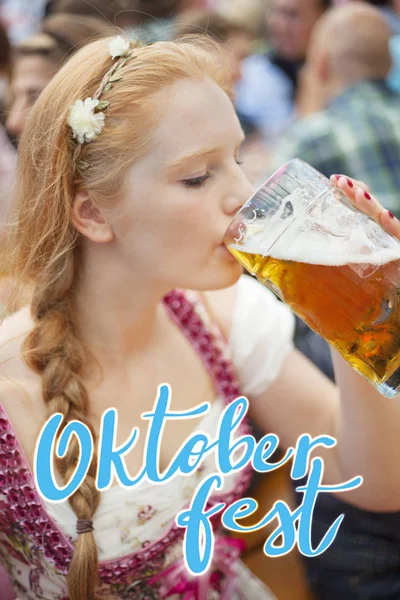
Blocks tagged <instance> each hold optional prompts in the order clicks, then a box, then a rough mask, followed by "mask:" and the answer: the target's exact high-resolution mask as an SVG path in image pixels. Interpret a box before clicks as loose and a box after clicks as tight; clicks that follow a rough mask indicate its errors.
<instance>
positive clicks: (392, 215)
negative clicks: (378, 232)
mask: <svg viewBox="0 0 400 600" xmlns="http://www.w3.org/2000/svg"><path fill="white" fill-rule="evenodd" d="M388 215H389V217H390V218H391V219H394V214H393V213H392V212H390V210H388Z"/></svg>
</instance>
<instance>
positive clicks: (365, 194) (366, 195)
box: [364, 192, 371, 200]
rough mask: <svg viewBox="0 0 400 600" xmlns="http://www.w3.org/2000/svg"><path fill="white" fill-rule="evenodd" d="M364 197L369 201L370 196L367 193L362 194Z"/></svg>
mask: <svg viewBox="0 0 400 600" xmlns="http://www.w3.org/2000/svg"><path fill="white" fill-rule="evenodd" d="M364 196H365V197H366V199H367V200H371V194H368V192H364Z"/></svg>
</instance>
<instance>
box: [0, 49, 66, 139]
mask: <svg viewBox="0 0 400 600" xmlns="http://www.w3.org/2000/svg"><path fill="white" fill-rule="evenodd" d="M56 70H57V66H56V65H55V63H54V62H53V61H51V60H49V59H47V58H45V57H43V56H39V55H37V56H36V55H32V56H20V57H18V58H17V60H16V61H15V66H14V70H13V76H12V81H11V108H10V111H9V116H8V119H7V123H6V126H7V130H8V131H9V133H10V134H11V135H12V136H13V137H15V138H16V139H17V140H18V139H19V138H20V137H21V134H22V132H23V130H24V127H25V123H26V120H27V118H28V116H29V113H30V111H31V108H32V106H33V104H34V102H35V101H36V99H37V98H38V96H39V94H40V92H41V91H42V90H43V89H44V88H45V87H46V85H47V84H48V83H49V81H50V80H51V79H52V77H53V76H54V74H55V72H56Z"/></svg>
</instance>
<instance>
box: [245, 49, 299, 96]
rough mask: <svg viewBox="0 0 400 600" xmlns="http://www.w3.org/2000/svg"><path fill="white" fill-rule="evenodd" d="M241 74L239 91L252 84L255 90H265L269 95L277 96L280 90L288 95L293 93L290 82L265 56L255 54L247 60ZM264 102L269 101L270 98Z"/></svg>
mask: <svg viewBox="0 0 400 600" xmlns="http://www.w3.org/2000/svg"><path fill="white" fill-rule="evenodd" d="M241 74H242V77H241V81H240V82H239V83H238V89H239V90H242V88H243V87H247V86H248V85H250V84H251V85H253V87H254V88H255V89H263V90H265V92H266V93H267V94H268V95H271V94H274V95H275V94H277V92H278V91H279V90H281V91H282V90H284V91H285V92H288V93H291V91H292V87H293V86H292V84H291V82H290V80H289V79H288V78H287V77H286V75H284V73H282V71H281V70H280V69H278V67H277V66H275V65H274V64H273V63H272V62H271V61H270V59H269V58H268V56H266V55H265V54H254V55H251V56H249V57H248V58H246V59H245V60H244V61H243V63H242V66H241ZM271 86H272V87H271ZM264 100H265V101H266V100H268V96H267V97H266V98H264Z"/></svg>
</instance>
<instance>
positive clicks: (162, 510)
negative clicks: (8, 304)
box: [0, 38, 400, 600]
mask: <svg viewBox="0 0 400 600" xmlns="http://www.w3.org/2000/svg"><path fill="white" fill-rule="evenodd" d="M110 54H111V55H112V56H113V57H114V58H112V56H111V55H110ZM97 100H98V101H99V104H97ZM242 141H243V134H242V131H241V128H240V126H239V123H238V120H237V117H236V115H235V111H234V109H233V106H232V103H231V100H230V88H229V81H228V79H227V75H226V69H224V65H223V62H221V60H219V57H218V56H217V54H216V50H215V48H214V46H212V45H211V46H210V42H206V41H204V40H203V41H201V40H192V39H191V40H182V41H180V42H176V43H172V42H160V43H157V44H154V45H151V46H147V47H142V48H135V47H133V45H132V44H129V42H127V41H124V40H123V39H121V38H120V39H116V40H115V39H114V40H110V39H107V40H100V41H96V42H94V43H92V44H90V45H88V46H86V47H85V48H83V49H82V50H80V51H79V52H78V53H77V54H76V55H75V56H74V57H73V58H72V59H71V60H70V61H69V62H68V63H67V64H66V65H65V66H64V67H63V68H62V70H61V71H60V72H59V73H58V74H57V75H56V77H55V78H54V79H53V80H52V81H51V82H50V84H49V85H48V86H47V87H46V89H45V90H44V91H43V93H42V94H41V96H40V98H39V99H38V101H37V103H36V104H35V107H34V108H33V111H32V114H31V116H30V118H29V121H28V123H27V125H26V128H25V130H24V133H23V135H22V139H21V144H20V155H19V175H18V188H17V191H16V212H17V215H16V219H15V221H16V223H17V224H16V226H15V230H14V235H13V236H12V238H11V240H10V264H9V268H8V269H9V271H10V272H11V273H12V275H13V276H15V277H17V276H18V277H19V279H20V281H21V282H22V284H25V283H26V282H29V283H31V284H32V285H33V286H34V293H33V298H32V302H31V304H30V306H27V307H25V308H22V309H21V310H19V311H18V312H16V313H15V314H13V315H11V316H9V317H8V318H7V319H5V320H4V322H3V324H2V326H1V328H0V332H1V340H0V347H1V356H0V363H1V365H2V367H1V371H2V378H1V388H0V399H1V405H2V412H1V418H0V427H1V433H0V441H1V444H0V458H1V462H0V477H1V482H2V495H1V496H0V501H1V504H0V516H1V530H0V531H1V533H0V553H1V554H0V555H1V560H2V562H3V564H4V566H5V568H6V570H7V571H8V572H9V573H10V576H11V579H12V581H13V585H14V588H15V590H16V593H17V595H18V596H19V598H20V599H21V600H28V599H29V600H31V599H33V598H35V599H38V598H42V599H45V600H62V599H63V600H65V599H66V598H71V599H72V600H92V599H94V598H134V599H144V598H166V597H168V598H175V599H180V598H185V599H187V598H205V594H207V597H208V598H224V599H226V600H228V598H229V599H231V598H235V599H239V598H245V599H248V600H250V599H251V600H257V599H264V600H265V599H267V598H270V597H271V596H270V594H269V592H268V590H267V589H266V588H265V587H264V586H263V585H262V584H261V583H260V582H258V581H257V580H255V578H254V577H252V576H251V575H250V573H248V572H247V571H246V570H245V568H244V567H243V566H242V564H241V563H240V561H239V559H238V557H237V554H238V552H237V548H236V547H235V545H234V544H233V542H232V541H230V540H229V539H228V538H226V537H224V536H222V535H221V534H220V533H219V532H218V531H217V533H216V543H215V548H216V550H215V553H214V562H213V564H212V567H211V569H210V571H209V573H208V579H207V582H206V584H205V583H204V580H203V581H202V582H201V585H200V583H199V581H197V580H192V579H191V578H190V576H189V575H188V574H187V573H186V572H185V569H184V568H182V565H183V561H182V539H181V535H182V530H181V529H178V528H177V527H176V526H175V525H174V520H175V516H176V514H177V513H178V512H179V511H180V510H181V509H182V508H184V507H185V506H187V505H188V504H189V502H190V499H191V497H192V495H193V491H194V490H195V488H196V487H197V485H198V483H199V482H200V481H201V480H202V478H203V477H205V476H206V475H207V474H209V473H212V472H214V470H215V463H214V464H213V462H212V459H206V460H205V461H204V463H203V464H202V465H201V468H200V469H199V470H198V471H197V472H196V473H195V474H193V475H191V476H190V477H181V478H175V479H174V480H173V481H172V482H170V483H169V484H166V485H164V486H163V487H162V488H160V487H153V486H152V485H150V484H149V483H143V484H142V485H140V486H139V487H138V488H137V489H134V490H127V489H124V488H121V487H119V486H117V485H114V486H112V487H110V488H109V489H107V490H106V491H104V492H102V493H101V494H100V492H99V491H98V489H97V488H96V485H95V476H96V465H97V456H96V454H95V455H94V456H93V460H92V463H91V466H90V469H89V471H88V474H87V476H86V479H85V481H84V483H83V484H82V485H81V487H80V488H79V490H78V491H77V492H76V493H75V494H74V495H73V496H72V497H71V498H70V499H69V502H63V503H59V504H52V503H50V502H47V501H46V500H43V499H41V497H40V496H39V495H38V493H37V490H36V489H35V484H34V481H33V478H32V469H33V457H34V449H35V443H36V439H37V435H38V433H39V431H40V429H41V427H42V426H43V424H44V422H45V421H46V420H47V418H48V417H49V416H50V415H52V414H54V413H56V412H58V413H61V414H62V415H64V420H63V425H66V424H68V423H69V422H70V421H71V420H79V421H82V422H83V423H85V424H86V425H87V426H88V427H90V428H91V430H92V432H93V436H94V438H97V437H98V433H99V423H100V419H101V415H102V414H103V412H104V411H105V410H106V409H108V408H109V407H110V406H113V407H115V408H116V409H117V410H118V414H119V422H118V423H119V424H118V436H117V443H118V444H121V443H123V442H124V441H125V440H127V438H128V437H129V435H130V432H131V429H132V428H133V427H135V426H137V427H139V430H140V438H139V440H138V442H137V444H136V445H135V449H134V451H132V452H130V453H129V454H127V455H126V457H125V462H126V467H127V469H128V471H129V473H130V474H132V475H133V474H135V473H137V472H138V470H139V468H140V466H141V464H142V458H143V448H144V440H145V433H146V431H145V429H146V425H145V424H144V422H143V421H142V420H141V414H142V413H143V412H146V411H148V410H149V408H151V407H152V406H153V403H154V399H155V396H156V392H157V386H158V385H159V384H160V383H163V382H168V383H169V384H170V385H171V388H172V404H171V408H172V409H173V410H177V411H179V410H188V409H190V408H192V407H195V406H197V405H199V404H201V403H203V402H205V401H209V402H211V403H212V406H211V410H210V412H209V413H208V414H207V415H206V416H205V417H204V418H197V419H188V420H186V421H182V420H179V422H178V424H177V423H172V422H170V423H168V425H167V426H166V428H165V430H164V432H163V439H162V444H161V452H160V470H161V471H162V470H164V469H165V468H166V466H167V465H168V463H169V462H170V460H171V458H172V457H173V456H174V454H175V452H176V451H177V449H178V448H179V447H180V445H181V444H182V443H183V441H184V440H186V438H187V437H188V436H189V434H190V433H191V432H192V431H193V430H194V429H196V428H200V427H201V429H202V430H203V431H206V432H208V433H209V434H210V435H213V434H215V431H216V428H217V424H218V419H219V416H220V415H221V412H222V410H223V407H224V403H229V402H231V401H232V400H233V399H235V398H236V397H237V396H238V395H240V394H241V393H244V394H246V395H247V396H248V397H249V399H250V406H251V410H250V414H251V416H252V418H253V419H254V420H255V421H256V422H257V423H258V425H259V426H260V427H261V428H262V429H263V430H265V431H271V432H274V433H277V434H278V435H279V436H280V439H281V443H282V444H283V445H285V446H289V445H294V444H295V443H296V440H297V438H298V437H299V435H301V434H303V433H304V432H308V433H309V434H311V435H312V436H315V435H318V434H331V435H333V436H334V437H336V438H337V439H338V445H337V447H336V448H335V449H332V450H330V451H329V452H326V453H325V455H324V458H325V475H326V480H327V481H329V482H331V483H339V482H343V481H345V480H348V479H350V478H352V477H353V476H355V475H362V476H363V477H364V484H363V485H362V486H361V487H359V488H358V489H356V490H354V491H353V492H351V493H349V494H348V499H349V501H351V502H353V503H355V504H357V505H359V506H363V507H366V508H368V509H377V510H394V509H398V508H399V505H400V500H399V498H400V494H399V491H400V472H399V470H398V468H397V460H396V459H397V456H398V450H399V436H398V428H399V424H400V406H399V402H398V400H396V399H394V400H388V399H385V398H383V397H382V396H381V395H379V393H378V392H376V391H375V389H374V388H373V387H372V386H370V384H369V383H367V382H366V381H365V380H364V379H363V378H362V377H360V376H359V375H358V374H357V373H356V372H355V371H353V370H352V368H351V367H350V366H349V365H348V364H347V363H345V362H344V361H343V360H342V359H341V358H340V357H339V356H335V367H336V378H337V381H338V388H335V387H334V386H333V384H331V382H330V381H329V380H328V379H326V378H325V377H324V376H323V375H321V374H320V373H319V372H318V370H317V369H316V368H315V367H313V366H312V365H311V364H310V363H309V362H308V361H307V360H306V359H305V358H303V357H302V356H301V355H300V354H298V353H297V352H296V351H295V350H293V347H292V342H291V337H292V330H293V316H292V314H291V313H290V311H289V310H288V309H287V307H285V306H284V305H283V304H281V303H279V302H278V301H277V300H276V299H275V297H274V296H273V295H272V294H271V293H270V292H269V291H268V290H267V289H265V288H263V287H262V286H260V285H259V284H258V283H257V282H255V281H254V280H253V279H251V278H249V277H246V276H241V273H242V270H241V267H240V265H239V264H238V263H237V262H236V261H235V260H234V259H233V258H232V256H231V255H230V254H229V252H228V251H227V250H226V249H225V248H224V246H223V243H222V240H223V236H224V233H225V231H226V229H227V227H228V225H229V223H230V222H231V220H232V217H233V216H234V214H235V213H236V211H237V210H238V208H239V207H240V206H241V205H242V204H243V203H244V202H245V201H246V200H247V198H248V197H249V195H250V194H251V193H252V189H251V186H250V185H249V183H248V181H247V180H246V178H245V176H244V174H243V171H242V169H241V166H240V145H241V143H242ZM334 181H336V182H337V184H338V185H339V186H340V187H342V188H343V189H344V190H345V192H346V193H347V195H348V197H349V198H350V199H351V200H352V201H354V202H356V203H357V204H359V205H360V207H361V208H362V209H363V210H366V211H369V213H370V214H371V215H372V216H374V218H376V219H378V220H380V221H381V222H382V224H383V225H384V226H385V227H388V228H391V230H392V231H393V232H394V233H400V231H399V223H398V222H397V221H395V220H394V219H391V217H390V215H389V214H388V213H387V211H384V210H383V209H382V208H381V207H380V205H379V204H378V203H377V201H376V200H375V199H373V198H372V199H368V198H369V195H368V194H365V192H364V190H363V189H362V188H361V187H360V186H358V185H354V184H353V182H348V181H347V180H346V179H345V178H344V177H340V178H338V179H334ZM78 454H79V446H78V444H76V443H72V444H71V445H70V446H69V448H68V451H67V453H66V456H65V457H64V458H63V460H62V461H60V460H58V461H57V468H56V473H57V477H58V478H59V480H60V483H62V481H63V480H69V478H70V476H71V474H72V473H73V471H74V469H75V465H76V461H77V459H78ZM248 478H249V473H248V472H247V471H243V472H242V473H239V474H237V475H234V476H232V477H227V478H225V481H224V488H223V490H222V491H219V492H218V494H219V495H220V496H221V497H222V498H223V500H224V502H226V503H228V504H229V503H230V502H232V501H233V500H234V499H235V498H237V497H239V498H240V497H243V496H244V495H245V492H246V487H247V484H248ZM204 585H206V587H207V592H205V591H204ZM202 586H203V587H202Z"/></svg>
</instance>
